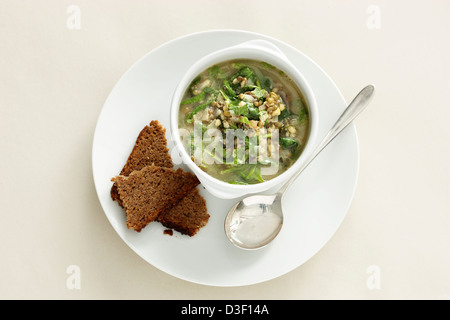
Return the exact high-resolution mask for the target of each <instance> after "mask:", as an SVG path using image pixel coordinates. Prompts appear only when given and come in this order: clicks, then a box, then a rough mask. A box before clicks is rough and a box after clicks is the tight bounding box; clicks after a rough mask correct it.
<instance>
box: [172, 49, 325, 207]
mask: <svg viewBox="0 0 450 320" xmlns="http://www.w3.org/2000/svg"><path fill="white" fill-rule="evenodd" d="M316 123H317V112H316V103H315V99H314V96H313V94H312V92H311V89H310V88H309V86H308V84H307V83H306V81H305V80H304V79H303V77H302V76H301V74H300V73H299V72H298V71H297V70H296V68H295V67H294V66H293V65H292V64H291V63H290V62H289V60H288V59H287V58H286V57H285V56H284V54H283V53H282V52H281V51H280V50H279V49H278V48H277V47H275V46H274V45H273V44H271V43H270V42H267V41H262V40H256V41H251V42H247V43H244V44H242V45H239V46H235V47H231V48H227V49H224V50H220V51H218V52H216V53H212V54H210V55H208V56H206V57H205V58H203V59H201V60H200V61H198V62H197V63H196V64H194V65H193V66H192V67H191V68H190V70H189V71H188V72H187V74H186V76H185V77H184V78H183V79H182V81H181V82H180V85H179V86H178V88H177V90H176V92H175V95H174V99H173V101H172V119H171V131H172V136H173V139H174V141H175V145H176V146H177V147H179V149H181V150H179V151H180V154H181V156H182V158H183V160H184V162H185V163H186V164H187V165H188V166H189V167H190V168H191V169H192V171H193V172H194V173H195V174H196V175H197V176H198V178H199V180H200V181H201V182H202V183H203V185H204V186H205V187H206V188H207V189H208V190H209V191H210V192H211V193H213V194H214V195H216V196H219V197H222V198H235V197H239V196H242V195H244V194H248V193H255V192H262V191H266V190H268V189H271V188H274V187H277V186H281V184H282V183H283V182H284V181H286V180H287V178H289V176H290V174H289V171H290V170H293V169H295V168H296V167H297V166H298V164H299V163H300V162H299V161H300V160H301V159H302V157H303V158H304V154H305V153H307V152H308V150H309V146H310V145H311V141H312V139H313V138H314V136H315V131H316V126H317V124H316Z"/></svg>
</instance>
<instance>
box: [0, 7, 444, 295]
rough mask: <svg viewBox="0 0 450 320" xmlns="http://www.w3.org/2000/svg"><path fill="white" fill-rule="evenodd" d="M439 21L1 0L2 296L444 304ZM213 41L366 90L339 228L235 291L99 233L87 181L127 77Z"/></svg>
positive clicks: (407, 15) (386, 10)
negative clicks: (221, 34)
mask: <svg viewBox="0 0 450 320" xmlns="http://www.w3.org/2000/svg"><path fill="white" fill-rule="evenodd" d="M70 5H76V6H77V7H78V8H79V9H80V13H81V15H80V25H79V26H80V29H70V28H68V26H67V23H68V20H69V22H70V18H71V13H67V9H68V7H69V6H70ZM374 8H375V9H374ZM378 13H379V15H377V14H378ZM374 15H375V16H374ZM449 15H450V3H449V2H448V1H445V0H440V1H438V0H436V1H406V0H403V1H400V0H399V1H386V0H385V1H382V0H373V1H357V0H353V1H350V0H346V1H339V2H338V1H333V0H320V1H304V0H295V1H294V0H292V1H266V0H262V1H261V0H259V1H256V0H249V1H245V2H243V1H236V0H226V1H223V0H215V1H211V0H191V1H185V0H166V1H145V2H144V1H124V0H122V1H117V0H108V1H107V0H103V1H99V0H85V1H81V0H72V1H62V0H58V1H56V0H53V1H51V0H48V1H44V0H33V1H31V0H29V1H13V0H3V1H1V2H0V43H1V45H0V136H1V139H0V150H1V158H0V165H1V179H0V200H1V209H0V210H1V211H0V212H1V214H0V228H1V230H0V259H1V260H0V261H1V264H0V298H2V299H18V298H21V299H23V298H24V299H56V298H58V299H122V298H124V299H129V298H133V299H234V298H235V299H450V275H449V270H450V232H449V230H450V216H449V215H450V197H449V194H450V192H449V191H450V169H449V163H450V148H449V141H450V129H449V121H450V103H449V91H450V81H449V76H448V75H449V72H450V62H449V57H450V43H449V38H448V30H450V19H449V18H448V17H449ZM373 19H375V24H374V20H373ZM377 23H379V24H377ZM69 25H70V23H69ZM374 27H379V28H374ZM221 28H227V29H242V30H248V31H254V32H257V33H261V34H266V35H268V36H271V37H274V38H277V39H280V40H282V41H284V42H286V43H288V44H290V45H292V46H294V47H296V48H297V49H299V50H300V51H302V52H304V53H305V54H306V55H308V56H309V57H311V58H312V59H313V60H314V61H316V62H317V63H318V64H319V65H320V66H321V67H322V68H323V69H324V70H325V71H326V72H327V73H328V74H329V75H330V76H331V78H332V79H333V80H334V81H335V83H336V84H337V86H338V87H339V88H340V90H341V92H342V94H343V95H344V97H345V98H346V100H347V101H350V100H351V99H352V97H353V96H354V95H355V94H356V93H357V92H358V91H359V90H360V89H361V88H362V87H363V86H365V85H366V84H369V83H373V84H375V85H376V88H377V92H376V96H375V98H374V100H373V102H372V103H371V105H370V107H369V108H368V109H367V110H366V111H365V112H364V113H363V114H362V115H361V116H360V117H359V118H358V119H357V120H356V127H357V131H358V138H359V144H360V152H361V154H360V156H361V158H360V161H361V162H360V172H359V179H358V186H357V189H356V194H355V197H354V200H353V203H352V205H351V207H350V210H349V212H348V214H347V216H346V218H345V220H344V222H343V224H342V225H341V227H340V228H339V230H338V231H337V232H336V234H335V235H334V236H333V238H332V239H331V240H330V241H329V242H328V243H327V244H326V245H325V247H324V248H323V249H322V250H321V251H319V253H317V254H316V255H315V256H314V257H313V258H312V259H310V260H309V261H308V262H306V263H305V264H304V265H302V266H301V267H299V268H297V269H295V270H294V271H292V272H290V273H288V274H286V275H284V276H281V277H279V278H277V279H274V280H270V281H267V282H264V283H260V284H256V285H251V286H245V287H239V288H220V287H210V286H203V285H198V284H193V283H190V282H186V281H184V280H179V279H177V278H174V277H172V276H170V275H167V274H165V273H163V272H161V271H159V270H158V269H156V268H154V267H153V266H151V265H150V264H148V263H147V262H145V261H144V260H143V259H141V258H140V257H139V256H138V255H137V254H135V253H134V252H133V251H132V250H130V248H129V247H128V246H127V245H126V244H125V243H124V242H123V241H122V240H121V239H120V238H119V236H118V235H117V234H116V233H115V231H114V229H113V228H112V226H111V225H110V224H109V222H108V220H107V218H106V216H105V214H104V213H103V211H102V208H101V207H100V204H99V202H98V199H97V195H96V193H95V189H94V184H93V179H92V169H91V148H92V138H93V133H94V129H95V124H96V121H97V118H98V116H99V113H100V111H101V108H102V106H103V103H104V102H105V100H106V97H107V96H108V94H109V92H110V91H111V89H112V87H113V86H114V84H115V83H116V82H117V80H118V79H119V78H120V77H121V76H122V74H123V73H124V72H125V71H126V70H127V69H128V68H129V67H130V66H131V65H132V64H133V63H134V62H135V61H136V60H138V59H139V58H141V57H142V56H143V55H145V54H146V53H147V52H149V51H151V50H152V49H154V48H156V47H157V46H159V45H161V44H163V43H165V42H166V41H170V40H172V39H174V38H176V37H179V36H183V35H186V34H189V33H192V32H198V31H204V30H210V29H221ZM72 265H75V266H78V267H79V270H80V272H81V273H80V278H79V280H80V285H81V286H80V288H79V289H77V288H74V289H71V286H70V285H69V286H68V285H67V282H68V279H70V274H68V273H67V272H66V271H67V268H69V267H70V266H72ZM70 270H71V269H69V271H70ZM373 270H376V271H379V273H377V274H374V273H373ZM375 275H377V276H379V277H378V278H377V279H378V280H379V282H377V283H378V284H379V285H380V286H379V287H375V288H374V287H373V286H371V285H370V284H371V283H372V282H371V280H373V276H375ZM371 277H372V278H371ZM69 284H70V281H69ZM368 284H369V285H368Z"/></svg>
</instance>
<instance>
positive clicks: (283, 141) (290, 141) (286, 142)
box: [280, 137, 298, 148]
mask: <svg viewBox="0 0 450 320" xmlns="http://www.w3.org/2000/svg"><path fill="white" fill-rule="evenodd" d="M280 145H281V146H282V147H283V148H297V147H298V142H297V140H296V139H294V138H288V137H281V138H280Z"/></svg>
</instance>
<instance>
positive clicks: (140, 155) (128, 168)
mask: <svg viewBox="0 0 450 320" xmlns="http://www.w3.org/2000/svg"><path fill="white" fill-rule="evenodd" d="M165 133H166V129H164V127H163V126H162V125H161V124H160V123H159V122H158V121H157V120H154V121H152V122H150V124H149V125H147V126H145V127H144V128H143V129H142V130H141V132H140V133H139V136H138V137H137V139H136V143H135V145H134V147H133V150H132V151H131V153H130V155H129V156H128V160H127V162H126V164H125V166H124V167H123V169H122V171H121V172H120V175H122V176H128V175H129V174H130V173H131V172H133V171H137V170H141V169H142V168H144V167H146V166H150V165H155V166H160V167H164V168H172V167H173V163H172V158H171V157H170V154H169V149H167V139H166V137H165ZM111 198H112V199H113V200H115V201H117V202H118V203H119V205H120V206H122V201H121V199H120V196H119V194H118V192H117V186H116V184H114V185H113V186H112V188H111Z"/></svg>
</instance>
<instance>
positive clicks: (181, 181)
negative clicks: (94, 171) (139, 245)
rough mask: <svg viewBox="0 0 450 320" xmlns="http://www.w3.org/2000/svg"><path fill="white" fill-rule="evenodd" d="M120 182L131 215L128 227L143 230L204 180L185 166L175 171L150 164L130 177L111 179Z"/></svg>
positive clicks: (126, 208)
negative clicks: (200, 180) (184, 169)
mask: <svg viewBox="0 0 450 320" xmlns="http://www.w3.org/2000/svg"><path fill="white" fill-rule="evenodd" d="M111 181H113V182H115V183H116V185H117V191H118V194H119V196H120V199H121V200H122V204H123V208H124V209H125V212H126V216H127V227H128V228H129V229H134V230H136V231H137V232H140V231H141V230H142V228H144V227H145V226H147V225H148V224H149V223H150V222H152V221H154V220H155V219H157V218H158V215H159V214H160V213H161V212H163V211H167V210H169V209H170V208H171V207H172V206H174V205H175V204H176V203H177V202H178V201H179V200H180V199H182V198H183V197H185V196H186V195H187V194H188V193H189V192H190V191H191V190H192V189H194V188H195V187H196V186H197V185H198V184H199V183H200V182H199V181H198V179H197V177H196V176H195V175H193V174H191V173H189V172H186V171H183V170H182V169H177V170H173V169H170V168H163V167H159V166H153V165H152V166H147V167H144V168H143V169H141V170H139V171H133V172H131V173H130V174H129V175H128V177H127V176H123V175H120V176H117V177H114V178H112V179H111Z"/></svg>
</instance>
